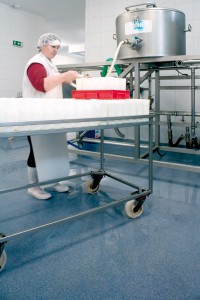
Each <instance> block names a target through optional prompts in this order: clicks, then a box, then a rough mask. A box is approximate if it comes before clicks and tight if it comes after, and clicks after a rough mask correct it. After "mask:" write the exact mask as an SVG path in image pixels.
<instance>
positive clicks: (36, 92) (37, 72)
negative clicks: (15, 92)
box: [23, 33, 79, 200]
mask: <svg viewBox="0 0 200 300" xmlns="http://www.w3.org/2000/svg"><path fill="white" fill-rule="evenodd" d="M60 46H61V41H60V38H59V37H58V36H57V35H55V34H52V33H46V34H43V35H42V36H41V37H40V38H39V40H38V48H39V53H38V54H36V55H35V56H34V57H33V58H31V59H30V60H29V61H28V63H27V65H26V67H25V71H24V76H23V97H24V98H63V94H62V83H68V84H70V83H71V82H72V81H74V80H75V79H76V78H77V77H78V76H79V74H78V73H77V72H76V71H68V72H65V73H58V70H57V68H56V66H55V65H54V63H53V62H52V59H53V58H54V57H55V56H56V54H57V52H58V50H59V48H60ZM28 141H29V145H30V154H29V157H28V160H27V165H28V178H29V182H30V183H31V184H32V183H37V182H38V181H39V180H38V173H37V168H36V161H35V156H34V153H33V148H34V147H33V145H32V144H33V140H31V137H28ZM54 190H56V191H57V192H67V191H68V190H69V187H68V186H66V185H62V184H60V183H57V184H56V185H54ZM28 194H29V195H31V196H33V197H35V198H37V199H43V200H46V199H49V198H50V197H51V194H50V193H48V192H46V191H45V190H44V189H43V188H41V187H39V186H37V187H31V188H29V189H28Z"/></svg>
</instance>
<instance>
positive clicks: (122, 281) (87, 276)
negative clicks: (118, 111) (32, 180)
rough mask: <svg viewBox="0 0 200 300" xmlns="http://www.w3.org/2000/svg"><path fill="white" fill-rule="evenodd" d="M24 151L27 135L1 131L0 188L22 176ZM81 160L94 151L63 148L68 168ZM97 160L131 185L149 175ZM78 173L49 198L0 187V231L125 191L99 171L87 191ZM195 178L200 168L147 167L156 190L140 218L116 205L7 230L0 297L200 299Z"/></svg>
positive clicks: (94, 162)
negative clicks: (5, 135)
mask: <svg viewBox="0 0 200 300" xmlns="http://www.w3.org/2000/svg"><path fill="white" fill-rule="evenodd" d="M27 155H28V144H27V141H26V139H25V138H14V140H7V139H1V140H0V159H1V164H0V176H1V181H0V189H5V188H9V187H13V186H19V185H23V184H26V183H27V182H28V181H27V174H26V172H27V171H26V158H27ZM171 155H172V154H171ZM161 159H162V158H161ZM165 159H166V156H165ZM194 164H195V162H194ZM88 166H90V167H92V168H97V169H98V167H99V162H98V159H96V158H87V157H85V156H81V157H80V156H79V157H76V156H75V155H71V169H72V172H73V174H75V173H79V171H80V170H81V171H84V172H85V171H87V169H88ZM105 168H106V170H107V171H109V172H112V173H114V174H115V175H117V176H119V177H123V178H125V179H127V180H130V181H133V182H134V183H137V184H139V185H142V186H143V185H145V184H146V182H147V169H146V166H144V165H138V164H136V165H133V164H130V163H128V162H119V161H112V160H111V161H109V162H107V161H106V162H105ZM85 179H86V178H85ZM83 180H84V178H79V179H77V180H75V181H73V182H69V185H70V188H71V192H70V193H68V194H58V193H54V192H52V194H53V197H52V199H50V200H49V201H40V200H36V199H33V198H31V197H30V196H28V195H27V193H26V190H21V191H18V192H15V193H8V194H2V195H0V205H1V206H0V207H1V208H0V232H3V233H5V234H7V235H9V234H12V233H15V232H19V231H23V230H25V229H27V228H32V227H34V226H38V225H40V224H44V223H47V222H51V221H54V220H57V219H60V218H63V217H65V216H67V215H72V214H76V213H79V212H81V211H83V210H86V209H89V208H93V207H96V206H98V205H100V204H103V203H107V202H109V201H111V199H119V198H122V197H126V196H127V195H129V193H130V191H131V189H130V188H127V187H126V186H124V185H122V184H119V183H117V182H115V181H113V180H111V179H109V178H104V179H103V180H102V182H101V189H100V191H99V192H98V193H97V194H95V195H88V194H84V193H82V192H81V188H80V186H81V183H82V182H83ZM199 182H200V174H197V173H192V172H184V171H179V170H172V169H167V168H161V167H154V192H153V194H152V195H150V196H149V197H148V198H147V200H146V201H145V203H144V212H143V214H142V215H141V217H140V218H138V219H135V220H131V219H128V217H127V216H126V215H125V214H124V211H123V208H124V205H120V206H119V207H115V208H112V209H108V210H106V211H103V212H99V213H97V214H94V215H90V216H87V217H84V218H81V219H78V220H74V221H72V222H66V223H60V224H58V225H54V226H51V227H48V228H44V229H40V230H38V231H35V232H32V233H28V234H24V235H21V236H19V237H15V238H13V239H12V240H10V241H9V242H8V244H7V245H6V247H5V250H6V254H7V258H8V260H7V263H6V266H5V268H4V270H3V271H2V272H1V273H0V286H1V288H0V299H2V300H23V299H29V300H32V299H33V300H35V299H37V300H38V299H42V300H43V299H45V300H46V299H48V300H51V299H52V300H54V299H59V300H62V299H67V300H68V299H69V300H71V299H73V300H77V299H79V300H90V299H95V300H101V299H102V300H104V299H106V300H111V299H113V300H121V299H124V300H126V299H127V300H128V299H131V300H132V299H138V300H139V299H147V300H149V299H150V300H151V299H152V300H154V299H155V300H157V299H158V300H162V299H163V300H164V299H165V300H171V299H173V300H174V299H177V300H179V299H181V300H182V299H184V300H185V299H187V300H191V299H192V300H194V299H200V285H199V278H200V264H199V258H200V239H199V236H200V218H199V215H200V189H199Z"/></svg>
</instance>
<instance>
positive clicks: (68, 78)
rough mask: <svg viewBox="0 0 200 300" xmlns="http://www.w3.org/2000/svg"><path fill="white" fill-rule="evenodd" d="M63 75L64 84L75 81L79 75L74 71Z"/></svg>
mask: <svg viewBox="0 0 200 300" xmlns="http://www.w3.org/2000/svg"><path fill="white" fill-rule="evenodd" d="M63 74H64V75H65V83H71V82H72V81H74V80H76V78H79V77H80V74H79V73H78V72H76V71H67V72H65V73H63Z"/></svg>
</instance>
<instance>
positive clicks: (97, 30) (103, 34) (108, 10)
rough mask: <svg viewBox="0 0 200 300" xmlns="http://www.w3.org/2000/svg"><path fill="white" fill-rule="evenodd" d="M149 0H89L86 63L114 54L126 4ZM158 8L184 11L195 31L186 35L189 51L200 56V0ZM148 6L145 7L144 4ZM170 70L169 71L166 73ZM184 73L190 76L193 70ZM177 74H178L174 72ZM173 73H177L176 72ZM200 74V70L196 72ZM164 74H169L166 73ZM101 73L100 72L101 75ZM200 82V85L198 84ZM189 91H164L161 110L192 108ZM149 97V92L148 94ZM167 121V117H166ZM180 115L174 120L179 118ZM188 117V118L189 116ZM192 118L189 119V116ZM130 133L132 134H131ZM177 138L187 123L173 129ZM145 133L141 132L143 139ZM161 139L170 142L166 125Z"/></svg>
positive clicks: (199, 99) (176, 0)
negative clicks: (115, 36)
mask: <svg viewBox="0 0 200 300" xmlns="http://www.w3.org/2000/svg"><path fill="white" fill-rule="evenodd" d="M146 2H148V1H142V0H140V1H138V0H86V32H85V34H86V45H85V49H86V58H85V61H86V62H100V61H105V60H106V59H107V58H109V57H114V54H115V51H116V48H117V44H116V41H115V40H114V39H113V34H114V33H115V32H116V29H115V19H116V17H117V16H118V15H120V14H121V13H123V12H125V7H127V6H131V5H134V4H138V3H141V4H142V3H146ZM155 2H156V5H157V7H164V8H172V9H178V10H180V11H182V12H184V13H185V16H186V27H187V26H188V24H191V26H192V32H188V33H187V34H186V54H187V55H200V30H199V28H200V13H199V12H200V1H199V0H157V1H155ZM144 7H145V6H144ZM166 73H167V72H166ZM184 73H186V74H189V75H190V71H189V70H186V71H184ZM175 74H177V73H176V72H175ZM175 74H174V75H175ZM197 74H198V72H197ZM164 75H169V73H168V74H164ZM99 76H100V75H99ZM180 84H182V85H189V84H190V81H188V80H186V81H184V82H182V83H181V82H180V80H179V81H173V82H172V81H171V82H170V81H167V82H164V81H162V85H180ZM199 85H200V84H199ZM190 94H191V93H190V91H189V90H184V91H178V90H176V91H169V90H167V91H161V109H163V110H190V107H191V97H190ZM146 96H147V95H146ZM196 110H197V111H200V93H199V91H197V92H196ZM164 119H165V120H166V117H165V118H164ZM180 119H181V117H177V118H174V119H172V121H177V122H179V120H180ZM186 119H188V118H186ZM189 121H190V119H189ZM122 131H124V133H125V134H126V137H127V138H132V137H133V134H132V131H131V130H128V129H125V130H124V129H123V130H122ZM130 132H131V133H130ZM173 133H174V139H176V138H178V136H179V135H180V133H183V134H184V133H185V128H184V126H183V127H181V128H174V129H173ZM107 135H108V136H114V135H115V133H114V132H113V131H112V132H111V131H108V132H107ZM143 137H144V138H145V134H143V133H142V138H143ZM161 140H162V141H163V142H166V141H167V128H166V127H164V128H162V131H161Z"/></svg>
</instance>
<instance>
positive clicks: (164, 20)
mask: <svg viewBox="0 0 200 300" xmlns="http://www.w3.org/2000/svg"><path fill="white" fill-rule="evenodd" d="M135 6H141V5H135ZM135 6H129V7H126V8H125V9H126V12H124V13H122V14H121V15H119V16H118V17H117V18H116V39H117V44H118V45H119V43H120V42H121V41H123V40H126V42H127V44H123V45H122V46H121V48H120V50H119V54H118V59H126V58H134V57H159V56H173V55H185V54H186V31H189V30H185V14H184V13H183V12H181V11H179V10H176V9H170V8H157V7H155V6H154V5H152V6H148V5H147V6H146V7H145V8H138V7H137V8H135Z"/></svg>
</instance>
